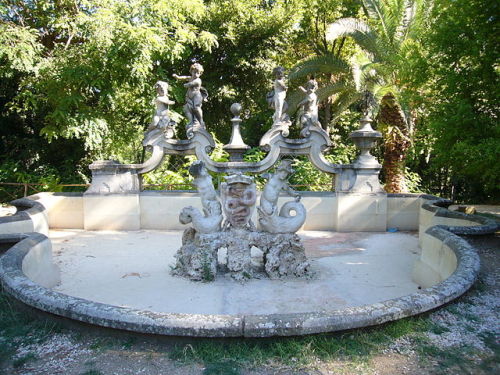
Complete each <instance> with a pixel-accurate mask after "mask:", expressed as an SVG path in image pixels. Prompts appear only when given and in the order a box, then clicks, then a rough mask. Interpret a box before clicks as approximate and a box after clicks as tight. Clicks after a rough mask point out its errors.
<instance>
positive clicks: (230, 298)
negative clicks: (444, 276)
mask: <svg viewBox="0 0 500 375" xmlns="http://www.w3.org/2000/svg"><path fill="white" fill-rule="evenodd" d="M299 234H300V236H301V237H302V239H303V241H304V245H305V247H306V252H307V256H308V258H309V259H310V261H311V266H312V270H313V271H314V276H313V277H312V278H311V279H295V280H268V279H260V280H250V281H247V282H245V283H239V282H237V281H234V280H232V279H230V278H225V277H222V276H219V277H218V278H217V279H216V280H215V281H213V282H210V283H201V282H193V281H189V280H185V279H183V278H180V277H174V276H171V275H170V273H169V270H170V266H171V265H173V264H174V254H175V252H176V250H177V249H178V248H179V247H180V245H181V237H182V232H181V231H144V230H142V231H130V232H117V231H100V232H90V231H81V230H52V231H51V232H50V238H51V240H52V244H53V251H54V260H55V262H56V264H57V265H58V266H59V267H60V269H61V279H62V281H61V284H60V285H59V286H57V287H55V288H54V290H55V291H58V292H61V293H64V294H68V295H70V296H74V297H80V298H84V299H87V300H91V301H96V302H101V303H105V304H109V305H115V306H121V307H130V308H134V309H141V310H150V311H155V312H166V313H188V314H228V315H232V314H275V313H303V312H312V311H326V310H333V309H343V308H347V307H354V306H361V305H366V304H373V303H376V302H381V301H385V300H388V299H392V298H396V297H400V296H404V295H407V294H411V293H414V292H416V291H417V289H418V285H417V284H415V283H414V282H413V281H412V280H411V273H412V266H413V263H414V262H415V260H417V258H418V257H419V253H420V249H419V247H418V239H417V236H416V234H415V233H412V232H399V233H366V232H364V233H358V232H356V233H337V232H312V231H308V232H302V233H299ZM255 253H256V255H258V251H257V252H255ZM256 260H257V259H256Z"/></svg>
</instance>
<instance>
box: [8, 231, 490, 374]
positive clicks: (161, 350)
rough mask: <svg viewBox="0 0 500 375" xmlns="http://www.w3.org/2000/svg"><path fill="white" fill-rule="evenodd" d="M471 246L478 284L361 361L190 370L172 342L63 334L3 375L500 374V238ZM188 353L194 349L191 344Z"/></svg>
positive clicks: (21, 350)
mask: <svg viewBox="0 0 500 375" xmlns="http://www.w3.org/2000/svg"><path fill="white" fill-rule="evenodd" d="M470 241H471V242H472V243H473V245H474V246H475V247H476V248H477V249H478V251H479V253H480V257H481V262H482V266H481V273H480V279H479V280H478V282H477V283H476V284H475V286H474V287H473V288H472V289H471V290H470V291H469V292H468V293H466V295H464V296H462V297H461V298H459V299H458V300H456V301H455V302H453V303H451V304H449V305H447V306H446V307H445V308H442V309H439V310H437V311H434V312H432V313H429V314H426V315H425V317H426V319H427V321H428V323H429V327H430V328H429V329H428V330H427V331H425V332H414V333H410V334H407V335H404V336H402V337H400V338H398V339H397V340H395V341H393V342H392V343H390V342H389V343H385V344H382V345H381V346H380V347H379V348H377V349H376V350H373V351H372V352H371V353H370V354H369V355H367V356H365V357H364V358H363V359H362V360H359V358H358V359H356V360H352V359H349V358H342V357H340V356H339V358H335V356H333V358H334V359H328V360H320V359H315V360H312V361H309V363H307V364H306V365H303V364H297V365H294V364H293V363H292V364H290V363H287V364H283V362H282V361H280V360H279V359H276V360H273V361H267V362H265V364H259V365H257V366H251V365H248V366H245V365H243V366H242V365H241V364H239V365H238V364H236V365H234V366H233V365H231V362H230V361H229V362H227V363H225V364H224V365H217V364H212V363H197V362H193V361H192V362H188V363H187V364H186V363H185V362H179V361H177V360H173V359H171V357H170V354H169V353H170V352H171V350H172V343H158V342H156V341H152V340H145V339H144V338H140V339H127V338H124V337H116V336H105V334H104V335H101V336H98V337H96V336H95V335H93V334H89V333H86V332H77V333H75V332H74V331H70V330H69V329H63V330H62V331H61V332H58V333H53V334H52V335H50V336H49V337H48V339H46V341H44V342H42V343H37V344H25V345H20V346H18V348H17V351H16V352H15V353H14V355H13V356H12V358H11V359H10V360H8V361H6V366H7V367H5V366H4V367H3V368H0V373H1V372H2V370H3V372H4V373H5V374H12V375H21V374H22V375H30V374H33V375H35V374H64V375H84V374H85V375H112V374H116V375H128V374H130V375H136V374H147V375H150V374H151V375H156V374H158V375H160V374H161V375H163V374H172V375H177V374H178V375H196V374H204V375H210V374H212V375H213V374H221V375H231V374H232V375H235V374H240V375H271V374H273V375H288V374H297V375H319V374H322V375H326V374H332V375H333V374H335V375H336V374H366V375H368V374H369V375H375V374H378V375H400V374H408V375H417V374H418V375H425V374H474V375H481V374H498V373H500V366H499V355H500V351H499V337H500V322H499V313H498V312H499V311H498V310H499V305H500V302H499V301H500V298H499V297H500V296H499V293H500V292H499V288H498V286H499V279H500V277H499V273H498V269H499V263H500V262H499V260H498V254H497V253H498V249H499V248H500V246H499V245H500V238H499V237H498V236H493V235H490V236H483V237H478V238H473V239H470ZM4 340H5V339H4ZM0 345H2V337H0ZM185 348H186V350H189V348H190V346H189V345H186V346H185ZM330 358H332V356H330ZM292 362H293V358H292ZM298 362H299V361H298Z"/></svg>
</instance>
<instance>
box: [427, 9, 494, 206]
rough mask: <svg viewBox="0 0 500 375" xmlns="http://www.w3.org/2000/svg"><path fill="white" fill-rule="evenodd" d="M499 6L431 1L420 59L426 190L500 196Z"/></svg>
mask: <svg viewBox="0 0 500 375" xmlns="http://www.w3.org/2000/svg"><path fill="white" fill-rule="evenodd" d="M498 8H499V6H498V4H497V3H495V2H489V1H480V0H456V1H453V2H450V1H446V0H436V2H435V7H434V11H433V14H432V28H430V29H429V33H428V35H427V38H426V46H427V48H426V54H425V56H424V57H423V58H422V60H421V64H422V66H421V69H420V72H425V75H426V76H427V77H428V79H427V84H426V96H427V98H426V102H425V104H426V106H425V108H426V111H427V113H428V115H427V116H426V118H425V121H424V125H426V126H425V128H423V129H422V131H423V132H425V140H426V142H425V143H424V144H422V146H421V149H422V154H421V155H422V156H421V157H420V162H419V168H420V169H421V170H422V171H423V175H424V177H425V179H424V180H425V184H426V185H427V186H428V187H429V188H430V189H433V190H435V191H437V192H440V193H442V194H445V195H447V196H453V197H454V198H456V199H457V200H460V201H468V202H478V201H493V202H498V201H499V200H500V189H499V181H500V164H499V163H498V156H499V155H500V127H499V126H498V119H499V118H500V109H499V106H498V103H499V99H500V85H499V74H500V69H499V67H500V64H499V56H500V47H499V43H498V35H499V31H500V27H499V21H498ZM423 74H424V73H420V75H423ZM423 156H425V157H423ZM452 189H453V190H452Z"/></svg>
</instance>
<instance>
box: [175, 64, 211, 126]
mask: <svg viewBox="0 0 500 375" xmlns="http://www.w3.org/2000/svg"><path fill="white" fill-rule="evenodd" d="M189 72H190V73H191V75H190V76H179V75H177V74H174V75H173V77H174V78H175V79H177V80H179V81H188V82H187V83H185V84H184V87H186V88H187V91H186V104H185V105H184V113H185V115H186V117H187V118H188V121H189V123H188V125H187V129H188V133H190V131H192V128H193V127H195V126H200V127H202V128H204V127H205V122H204V121H203V111H202V109H201V107H202V105H203V102H204V101H206V100H207V98H208V92H207V90H206V89H205V88H204V87H202V86H201V78H200V77H201V75H202V74H203V66H202V65H201V64H199V63H194V64H193V65H191V67H190V68H189Z"/></svg>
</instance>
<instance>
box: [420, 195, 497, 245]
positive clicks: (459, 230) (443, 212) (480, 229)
mask: <svg viewBox="0 0 500 375" xmlns="http://www.w3.org/2000/svg"><path fill="white" fill-rule="evenodd" d="M434 198H435V197H434ZM450 204H451V201H449V200H447V199H435V200H431V201H429V202H426V203H423V204H422V209H424V210H426V211H429V212H433V213H434V214H435V215H434V216H436V217H444V218H450V219H459V220H467V221H472V222H475V223H478V224H480V225H477V226H447V225H436V226H435V227H439V228H442V229H445V230H447V231H449V232H451V233H454V234H458V235H465V236H477V235H483V234H492V233H495V232H496V231H498V230H500V222H497V221H495V220H492V219H489V218H486V217H482V216H477V215H469V214H466V213H462V212H457V211H450V210H448V209H446V208H443V207H448V206H449V205H450Z"/></svg>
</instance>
